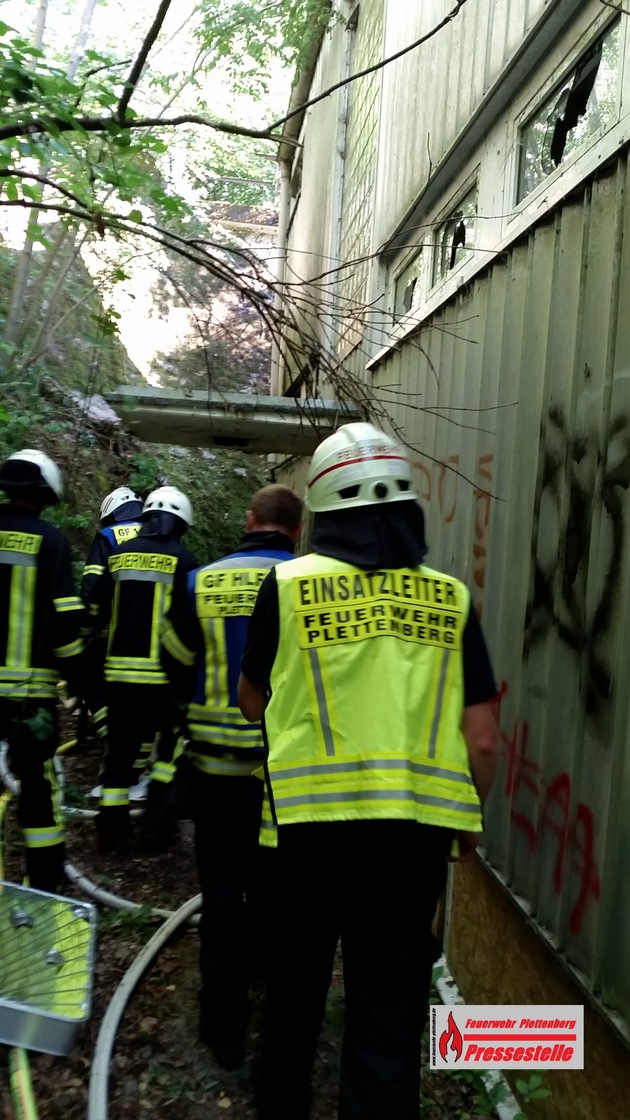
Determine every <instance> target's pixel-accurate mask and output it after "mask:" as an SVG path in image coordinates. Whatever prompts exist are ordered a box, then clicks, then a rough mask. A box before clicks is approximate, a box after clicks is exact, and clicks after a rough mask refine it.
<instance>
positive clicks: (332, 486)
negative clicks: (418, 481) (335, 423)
mask: <svg viewBox="0 0 630 1120" xmlns="http://www.w3.org/2000/svg"><path fill="white" fill-rule="evenodd" d="M409 500H413V501H416V500H417V499H416V495H415V493H414V491H413V489H412V485H411V463H410V461H409V457H408V455H407V453H406V452H405V450H404V448H402V447H401V446H400V444H399V443H397V442H396V440H395V439H392V437H391V436H388V435H386V433H385V432H381V431H380V430H379V429H378V428H375V427H374V425H373V424H366V423H358V424H344V425H343V427H341V428H339V429H338V430H337V431H336V432H335V433H334V435H332V436H329V437H328V439H325V440H324V441H323V443H320V445H319V447H318V448H317V450H316V452H315V454H314V455H313V458H312V459H311V463H310V466H309V469H308V474H307V476H306V505H307V506H308V508H309V509H310V510H311V511H312V512H313V513H325V512H327V511H328V510H335V509H352V508H356V507H357V506H372V505H384V504H386V503H388V502H403V501H409Z"/></svg>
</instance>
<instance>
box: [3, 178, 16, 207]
mask: <svg viewBox="0 0 630 1120" xmlns="http://www.w3.org/2000/svg"><path fill="white" fill-rule="evenodd" d="M4 193H5V194H6V196H7V198H8V200H9V202H17V199H18V189H17V187H16V185H15V183H14V182H13V179H7V181H6V183H5V184H4Z"/></svg>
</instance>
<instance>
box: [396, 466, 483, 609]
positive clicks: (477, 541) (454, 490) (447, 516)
mask: <svg viewBox="0 0 630 1120" xmlns="http://www.w3.org/2000/svg"><path fill="white" fill-rule="evenodd" d="M413 465H414V467H416V468H417V469H418V470H419V471H420V498H421V500H422V501H424V502H431V501H435V502H436V503H437V508H438V511H439V515H440V520H441V521H442V523H443V524H444V525H452V524H453V523H454V522H455V519H456V516H457V502H458V495H459V490H460V488H461V489H463V490H464V491H465V493H466V497H467V500H469V496H470V483H469V482H468V481H467V480H466V479H464V478H463V476H462V474H461V473H460V456H459V453H455V454H454V455H449V456H448V458H447V459H440V460H438V461H436V462H434V463H430V464H427V463H425V462H423V461H416V462H415V463H414V464H413ZM493 467H494V454H493V452H489V453H487V454H485V455H480V456H479V458H478V461H477V469H476V473H475V476H474V486H473V500H474V517H473V541H472V573H473V574H472V588H471V590H472V597H473V603H474V605H475V609H476V611H477V614H478V615H479V617H481V615H482V612H483V600H484V592H485V586H486V562H487V557H488V531H489V526H490V503H491V501H492V478H493ZM458 559H459V558H458Z"/></svg>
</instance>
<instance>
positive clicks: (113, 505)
mask: <svg viewBox="0 0 630 1120" xmlns="http://www.w3.org/2000/svg"><path fill="white" fill-rule="evenodd" d="M140 500H141V499H140V498H139V497H138V495H137V494H134V492H133V490H130V489H129V487H128V486H119V487H118V489H117V490H112V492H111V494H108V495H107V497H106V498H103V501H102V503H101V514H100V517H101V521H104V520H105V518H106V517H111V515H112V513H114V512H115V511H116V510H117V509H120V507H121V506H125V505H126V504H127V502H139V501H140Z"/></svg>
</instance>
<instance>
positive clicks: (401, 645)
mask: <svg viewBox="0 0 630 1120" xmlns="http://www.w3.org/2000/svg"><path fill="white" fill-rule="evenodd" d="M276 579H277V587H278V610H279V624H280V638H279V645H278V652H277V655H276V658H275V662H274V665H273V668H272V671H271V699H270V701H269V704H268V706H267V709H266V712H265V728H266V733H267V740H268V747H269V756H268V779H269V786H270V790H271V798H269V797H268V799H267V804H266V806H265V810H264V813H263V830H262V833H261V843H263V844H266V845H268V846H274V844H275V835H274V833H275V829H274V825H275V824H280V825H282V824H292V823H299V822H303V821H331V820H355V819H363V818H370V819H372V818H388V819H389V818H406V819H411V820H416V821H419V822H421V823H424V824H430V825H437V826H441V827H445V828H451V829H464V830H468V831H473V832H474V831H481V828H482V819H481V806H480V802H479V797H478V795H477V791H476V789H475V785H474V783H473V779H472V775H471V771H470V766H469V762H468V751H467V747H466V742H465V740H464V737H463V734H462V731H461V720H462V714H463V706H464V680H463V660H462V636H463V631H464V627H465V625H466V620H467V618H468V611H469V608H470V596H469V592H468V590H467V589H466V587H465V586H464V585H463V584H462V583H460V582H459V581H458V580H456V579H453V578H452V577H451V576H446V575H443V574H442V573H441V572H437V571H433V570H432V569H430V568H427V567H424V566H421V567H417V568H398V569H390V570H387V569H384V570H381V571H376V572H366V571H365V570H362V569H360V568H355V567H353V566H352V565H350V564H346V563H344V562H342V561H340V560H333V559H331V558H330V557H326V556H321V555H317V554H310V555H308V556H304V557H300V558H299V559H296V560H292V561H290V562H289V563H287V564H281V565H279V567H278V568H277V569H276Z"/></svg>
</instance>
